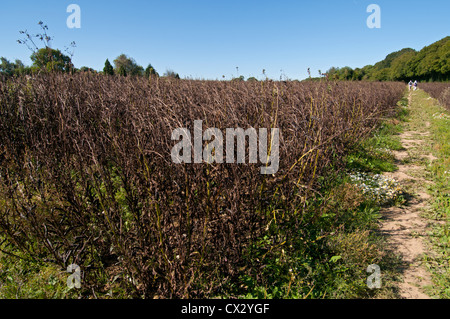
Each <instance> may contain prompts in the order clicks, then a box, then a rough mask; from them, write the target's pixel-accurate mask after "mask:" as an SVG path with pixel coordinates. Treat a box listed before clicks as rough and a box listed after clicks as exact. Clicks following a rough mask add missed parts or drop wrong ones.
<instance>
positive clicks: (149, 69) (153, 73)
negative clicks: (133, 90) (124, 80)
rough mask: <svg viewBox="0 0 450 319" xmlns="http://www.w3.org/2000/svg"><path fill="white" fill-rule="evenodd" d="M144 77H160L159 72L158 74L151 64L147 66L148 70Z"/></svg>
mask: <svg viewBox="0 0 450 319" xmlns="http://www.w3.org/2000/svg"><path fill="white" fill-rule="evenodd" d="M144 75H145V77H146V78H148V77H150V76H152V75H155V76H159V74H158V72H156V70H155V68H154V67H153V66H152V65H151V64H149V65H148V66H147V68H146V69H145V71H144Z"/></svg>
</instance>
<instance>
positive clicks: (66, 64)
mask: <svg viewBox="0 0 450 319" xmlns="http://www.w3.org/2000/svg"><path fill="white" fill-rule="evenodd" d="M31 61H33V65H32V67H33V68H37V69H39V70H47V71H49V72H50V71H61V72H69V71H71V70H72V69H73V64H72V61H71V59H70V57H68V56H67V55H64V54H62V53H61V51H59V50H55V49H52V48H42V49H39V50H37V51H36V52H33V54H32V55H31Z"/></svg>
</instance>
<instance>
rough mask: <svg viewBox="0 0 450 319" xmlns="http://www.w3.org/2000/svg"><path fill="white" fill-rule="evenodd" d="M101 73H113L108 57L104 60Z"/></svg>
mask: <svg viewBox="0 0 450 319" xmlns="http://www.w3.org/2000/svg"><path fill="white" fill-rule="evenodd" d="M103 73H105V74H107V75H114V68H113V66H112V65H111V63H110V62H109V60H108V59H106V61H105V67H104V68H103Z"/></svg>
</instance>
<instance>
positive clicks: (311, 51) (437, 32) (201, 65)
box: [0, 0, 450, 79]
mask: <svg viewBox="0 0 450 319" xmlns="http://www.w3.org/2000/svg"><path fill="white" fill-rule="evenodd" d="M72 3H73V4H77V5H79V6H80V8H81V28H80V29H69V28H68V27H67V25H66V21H67V18H68V16H69V15H70V13H67V12H66V9H67V7H68V5H70V4H72ZM372 3H373V4H378V5H379V6H380V8H381V28H380V29H369V28H368V27H367V24H366V21H367V18H368V17H369V15H370V13H367V12H366V9H367V7H368V5H369V4H372ZM0 8H1V9H0V56H4V57H6V58H7V59H9V60H15V59H16V58H18V59H21V60H22V61H23V62H24V63H25V64H27V65H29V64H31V61H30V59H29V56H30V51H29V50H28V49H27V48H26V47H25V46H24V45H20V44H18V43H17V42H16V41H17V39H19V38H20V34H19V30H24V29H27V30H28V31H29V32H30V33H36V32H38V31H39V26H38V25H37V22H38V21H39V20H42V21H44V23H46V24H47V25H48V26H49V34H50V35H51V36H53V37H54V41H53V42H52V46H53V47H54V48H59V49H63V48H64V46H68V45H69V44H70V42H72V41H75V42H76V44H77V48H76V49H75V54H74V59H73V62H74V64H75V66H76V67H78V68H79V67H81V66H89V67H92V68H94V69H96V70H101V69H103V66H104V62H105V60H106V59H107V58H108V59H109V60H110V61H111V62H112V61H113V60H114V58H115V57H117V56H118V55H120V54H121V53H125V54H127V55H129V56H131V57H133V58H134V59H135V60H136V62H137V63H138V64H140V65H142V66H144V67H146V66H147V65H148V64H149V63H151V64H152V65H153V66H154V67H155V69H156V70H157V71H158V72H159V73H161V74H162V73H164V72H165V71H166V70H167V69H173V70H174V71H176V72H178V73H179V74H180V76H181V77H192V78H204V79H221V78H222V75H225V76H226V78H228V79H229V78H231V77H233V76H237V74H238V71H237V70H236V67H238V68H239V75H243V76H245V77H246V78H247V77H250V76H254V77H257V78H262V77H263V75H262V70H263V69H265V70H266V74H267V75H268V76H269V77H270V78H273V79H278V78H280V76H281V75H282V74H283V76H286V77H288V78H290V79H304V78H306V77H307V69H308V68H311V72H312V75H313V76H317V75H318V70H322V71H326V70H327V69H329V68H330V67H331V66H338V67H343V66H350V67H353V68H354V67H362V66H364V65H367V64H374V63H376V62H378V61H380V60H382V59H384V58H385V56H386V55H387V54H389V53H391V52H393V51H397V50H400V49H402V48H405V47H410V48H414V49H416V50H420V49H422V48H423V47H424V46H426V45H429V44H431V43H433V42H435V41H437V40H440V39H442V38H443V37H445V36H448V35H450V19H449V18H448V13H449V12H450V1H448V0H430V1H418V0H408V1H404V0H368V1H366V0H315V1H301V0H296V1H283V0H280V1H267V0H240V1H239V0H226V1H215V0H209V1H205V0H198V1H195V0H192V1H186V0H185V1H178V0H164V1H138V0H128V1H115V0H108V1H106V0H89V1H87V0H71V1H64V0H41V1H36V0H16V1H3V2H2V4H1V7H0Z"/></svg>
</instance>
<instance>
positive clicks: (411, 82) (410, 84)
mask: <svg viewBox="0 0 450 319" xmlns="http://www.w3.org/2000/svg"><path fill="white" fill-rule="evenodd" d="M408 84H409V90H410V91H411V89H412V86H413V81H412V80H411V81H409V83H408Z"/></svg>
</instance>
